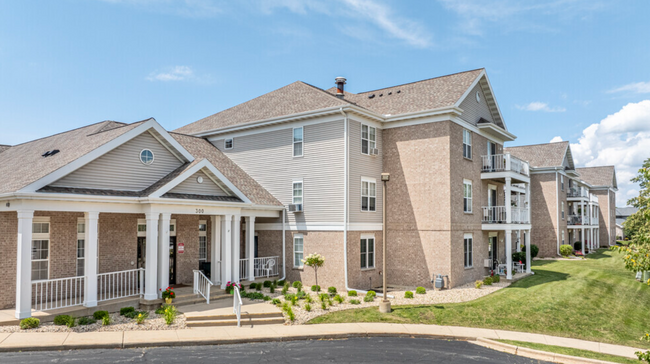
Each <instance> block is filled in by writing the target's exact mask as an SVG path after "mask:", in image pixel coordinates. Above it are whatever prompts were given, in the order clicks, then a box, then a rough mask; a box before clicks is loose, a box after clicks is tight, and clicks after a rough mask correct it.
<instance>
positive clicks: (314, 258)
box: [302, 253, 325, 284]
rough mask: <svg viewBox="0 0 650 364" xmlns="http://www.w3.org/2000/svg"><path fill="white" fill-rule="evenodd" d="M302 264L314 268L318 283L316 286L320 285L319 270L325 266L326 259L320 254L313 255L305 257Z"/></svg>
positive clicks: (315, 278)
mask: <svg viewBox="0 0 650 364" xmlns="http://www.w3.org/2000/svg"><path fill="white" fill-rule="evenodd" d="M302 262H303V263H305V265H306V266H308V267H312V268H314V280H315V281H316V284H318V268H320V267H322V266H323V264H325V257H324V256H322V255H320V254H318V253H312V254H309V255H308V256H307V257H305V259H303V260H302Z"/></svg>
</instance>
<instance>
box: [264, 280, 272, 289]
mask: <svg viewBox="0 0 650 364" xmlns="http://www.w3.org/2000/svg"><path fill="white" fill-rule="evenodd" d="M272 284H273V282H271V281H264V283H263V285H264V287H266V288H269V287H271V285H272Z"/></svg>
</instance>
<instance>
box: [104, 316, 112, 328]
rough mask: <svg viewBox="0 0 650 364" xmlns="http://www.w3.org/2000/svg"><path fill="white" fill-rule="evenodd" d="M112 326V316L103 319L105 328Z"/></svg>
mask: <svg viewBox="0 0 650 364" xmlns="http://www.w3.org/2000/svg"><path fill="white" fill-rule="evenodd" d="M110 324H111V317H110V316H104V317H102V325H103V326H108V325H110Z"/></svg>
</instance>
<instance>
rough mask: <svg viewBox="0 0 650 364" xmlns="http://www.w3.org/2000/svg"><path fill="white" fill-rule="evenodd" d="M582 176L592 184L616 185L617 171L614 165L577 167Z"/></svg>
mask: <svg viewBox="0 0 650 364" xmlns="http://www.w3.org/2000/svg"><path fill="white" fill-rule="evenodd" d="M576 172H578V173H579V174H580V178H581V179H582V180H583V181H585V182H587V183H589V184H590V185H592V186H609V187H615V188H616V187H617V186H616V171H615V168H614V166H601V167H585V168H576Z"/></svg>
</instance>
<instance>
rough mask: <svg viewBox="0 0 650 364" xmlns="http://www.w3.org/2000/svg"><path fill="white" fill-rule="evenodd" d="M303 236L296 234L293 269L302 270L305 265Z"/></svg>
mask: <svg viewBox="0 0 650 364" xmlns="http://www.w3.org/2000/svg"><path fill="white" fill-rule="evenodd" d="M303 239H304V238H303V235H302V234H296V235H294V236H293V267H294V268H302V266H303V263H302V257H303V249H304V246H303V243H304V240H303Z"/></svg>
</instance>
